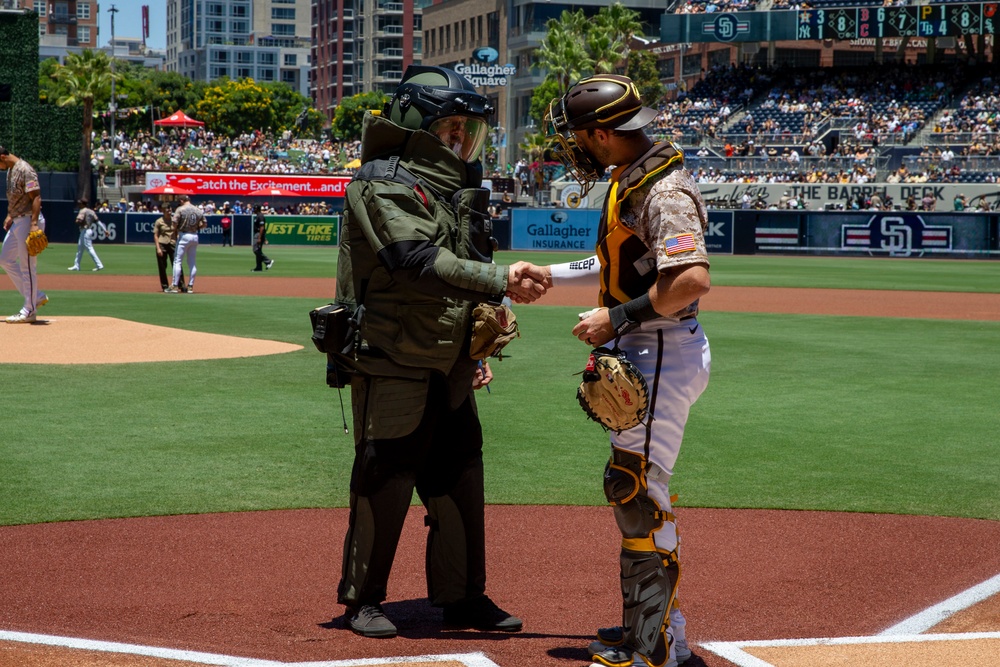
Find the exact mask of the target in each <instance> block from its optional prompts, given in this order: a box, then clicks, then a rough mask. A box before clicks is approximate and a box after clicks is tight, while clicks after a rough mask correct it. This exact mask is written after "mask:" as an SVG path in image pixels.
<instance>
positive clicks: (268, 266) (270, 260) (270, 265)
mask: <svg viewBox="0 0 1000 667" xmlns="http://www.w3.org/2000/svg"><path fill="white" fill-rule="evenodd" d="M272 266H274V260H273V259H269V260H267V268H268V269H270V268H271V267H272Z"/></svg>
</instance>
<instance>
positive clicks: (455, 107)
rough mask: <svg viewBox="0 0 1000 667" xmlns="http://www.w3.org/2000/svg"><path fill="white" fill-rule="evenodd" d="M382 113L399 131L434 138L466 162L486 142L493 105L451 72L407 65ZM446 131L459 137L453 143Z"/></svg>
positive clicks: (470, 85) (477, 152) (427, 66)
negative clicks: (410, 131) (433, 135)
mask: <svg viewBox="0 0 1000 667" xmlns="http://www.w3.org/2000/svg"><path fill="white" fill-rule="evenodd" d="M383 113H384V114H385V116H386V117H387V118H388V119H389V120H390V121H392V122H393V123H395V124H396V125H399V126H400V127H405V128H406V129H409V130H427V131H429V132H431V133H433V134H437V135H438V136H439V137H440V138H441V140H442V141H444V142H445V143H446V144H447V145H448V146H449V147H450V148H452V149H453V150H455V153H456V154H458V155H459V157H461V158H462V159H463V160H465V161H466V162H469V161H471V160H474V159H475V158H476V157H477V156H478V155H479V150H480V149H481V148H482V146H483V143H485V141H486V134H487V133H488V130H489V117H490V116H491V115H492V114H493V105H491V104H490V103H489V100H487V99H486V98H485V97H483V96H482V95H480V94H479V93H477V92H476V88H475V86H473V85H472V83H471V82H470V81H469V80H468V79H466V78H465V77H464V76H461V75H460V74H458V73H457V72H455V71H454V70H450V69H447V68H444V67H434V66H430V65H410V66H409V67H407V68H406V72H405V73H404V74H403V78H402V80H401V81H400V82H399V86H398V87H397V88H396V90H395V92H394V93H393V94H392V97H391V98H390V99H389V101H388V102H387V103H386V105H385V110H384V112H383ZM449 130H452V131H455V132H461V133H463V134H462V136H461V138H459V139H457V140H456V139H452V138H446V137H447V136H448V132H449Z"/></svg>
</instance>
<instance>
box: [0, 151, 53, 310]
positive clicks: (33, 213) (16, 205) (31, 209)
mask: <svg viewBox="0 0 1000 667" xmlns="http://www.w3.org/2000/svg"><path fill="white" fill-rule="evenodd" d="M0 169H3V170H5V171H6V172H7V217H6V218H5V219H4V221H3V228H4V229H5V230H6V231H7V235H6V236H5V237H4V239H3V249H2V250H0V267H2V268H3V270H4V271H6V272H7V275H8V276H10V281H11V282H12V283H14V289H16V290H17V291H18V293H19V294H20V295H21V296H22V297H23V298H24V305H23V306H22V307H21V310H20V311H18V312H17V313H15V314H13V315H11V316H10V317H8V318H7V322H8V323H9V324H30V323H32V322H34V321H35V311H36V309H37V307H38V306H40V305H42V304H44V303H45V302H47V301H48V300H49V299H48V297H46V296H45V293H44V292H41V291H39V289H38V274H37V272H36V263H37V261H38V258H37V257H32V256H31V255H29V254H28V246H27V245H26V242H27V240H28V234H30V233H31V232H32V231H34V230H36V229H41V230H42V231H45V217H44V216H43V215H42V192H41V187H40V186H39V184H38V174H37V173H35V170H34V168H33V167H32V166H31V165H30V164H28V163H27V162H25V161H24V160H22V159H21V158H19V157H17V156H16V155H12V154H11V153H10V151H8V150H7V149H6V148H4V147H3V146H0Z"/></svg>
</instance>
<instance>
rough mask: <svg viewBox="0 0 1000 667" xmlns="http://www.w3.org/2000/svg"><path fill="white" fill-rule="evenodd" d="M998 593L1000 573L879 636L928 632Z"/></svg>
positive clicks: (999, 590) (999, 589)
mask: <svg viewBox="0 0 1000 667" xmlns="http://www.w3.org/2000/svg"><path fill="white" fill-rule="evenodd" d="M997 593H1000V574H998V575H997V576H995V577H993V578H992V579H987V580H986V581H984V582H983V583H981V584H979V585H977V586H973V587H972V588H970V589H968V590H966V591H963V592H961V593H959V594H958V595H956V596H955V597H952V598H948V599H947V600H945V601H944V602H941V603H939V604H936V605H934V606H933V607H930V608H929V609H925V610H924V611H922V612H920V613H919V614H917V615H916V616H911V617H910V618H908V619H906V620H905V621H903V622H902V623H897V624H896V625H894V626H892V627H891V628H889V629H887V630H883V631H882V632H880V633H879V636H880V637H887V636H892V635H915V634H918V633H921V632H926V631H927V630H929V629H931V628H933V627H934V626H935V625H937V624H938V623H941V622H942V621H944V620H945V619H947V618H950V617H951V616H952V615H953V614H956V613H958V612H960V611H962V610H963V609H966V608H968V607H971V606H972V605H974V604H976V603H977V602H982V601H983V600H985V599H986V598H989V597H992V596H994V595H996V594H997Z"/></svg>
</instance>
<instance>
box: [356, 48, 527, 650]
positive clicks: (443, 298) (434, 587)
mask: <svg viewBox="0 0 1000 667" xmlns="http://www.w3.org/2000/svg"><path fill="white" fill-rule="evenodd" d="M420 69H421V68H417V69H416V70H415V71H419V70H420ZM422 69H436V70H441V68H422ZM411 70H414V68H413V67H411V68H410V70H407V74H406V75H404V78H403V82H404V83H407V84H408V85H401V86H400V88H399V89H397V91H396V94H395V95H394V96H393V99H392V100H391V101H390V102H389V104H388V105H387V106H386V109H385V111H384V112H383V113H381V114H379V113H378V112H373V113H368V114H366V116H365V119H364V124H363V136H362V155H361V160H362V167H361V169H360V170H359V172H358V174H357V175H356V176H355V178H354V179H353V180H352V182H351V183H350V184H349V185H348V186H347V188H346V194H345V207H344V216H345V218H344V225H343V232H342V239H341V246H340V254H339V265H338V273H337V302H338V303H340V304H344V305H347V306H348V308H349V309H353V310H354V312H355V317H354V321H355V322H356V324H357V336H356V341H357V344H356V346H355V348H354V352H353V355H351V358H350V359H349V362H348V366H350V367H351V370H352V372H353V375H352V378H351V399H352V404H353V419H354V439H355V460H354V465H353V469H352V471H351V484H350V489H351V494H350V509H351V511H350V525H349V528H348V532H347V536H346V538H345V544H344V556H343V571H342V578H341V581H340V585H339V589H338V600H339V602H340V603H342V604H344V605H347V606H348V611H349V613H350V611H351V609H352V608H355V609H356V608H359V607H361V606H363V605H377V604H378V603H380V602H381V601H383V600H384V599H385V598H386V584H387V581H388V578H389V572H390V568H391V566H392V562H393V557H394V555H395V551H396V547H397V543H398V541H399V536H400V531H401V529H402V527H403V521H404V518H405V517H406V514H407V510H408V508H409V504H410V500H411V497H412V492H413V489H414V487H416V490H417V493H418V495H419V497H420V500H421V502H422V503H423V505H424V506H425V508H426V510H427V517H426V518H425V523H426V525H427V526H428V527H429V534H428V539H427V547H426V548H427V554H426V576H427V590H428V596H429V598H430V601H431V603H432V604H433V605H434V606H443V607H445V611H446V619H447V612H448V606H449V605H455V604H456V603H463V602H464V601H468V600H470V599H475V598H481V597H482V596H483V595H484V591H485V587H486V564H485V560H486V556H485V529H484V498H483V461H482V444H483V438H482V430H481V427H480V423H479V418H478V415H477V411H476V403H475V399H474V397H473V390H472V386H473V374H474V373H478V372H480V370H479V367H478V365H477V362H476V361H474V360H473V359H472V358H471V357H470V356H469V340H470V334H471V313H472V310H473V308H474V307H475V305H476V304H478V303H480V302H490V303H500V302H501V300H502V299H503V297H504V295H505V290H506V287H507V280H508V269H509V267H507V266H498V265H496V264H493V263H492V252H493V248H492V239H491V235H490V233H491V227H490V222H489V221H490V218H489V215H488V214H487V213H486V206H487V203H488V191H487V190H485V189H482V188H481V187H480V186H481V184H482V177H481V168H480V166H479V163H478V152H479V148H480V147H481V140H482V138H484V137H485V131H486V127H487V126H486V125H485V123H483V125H482V127H481V128H480V127H478V126H476V125H475V122H476V118H474V117H470V118H468V119H465V120H463V121H462V122H463V123H464V122H465V121H466V120H468V122H469V123H470V127H469V128H466V129H469V130H470V132H471V133H473V134H476V135H477V136H476V137H473V139H476V140H477V141H480V143H479V146H472V145H465V146H463V145H460V144H459V145H453V146H448V145H445V144H444V143H443V142H442V140H441V139H440V138H439V136H438V135H436V134H432V133H431V132H430V131H427V130H425V129H422V128H423V127H424V126H426V122H422V121H421V111H420V110H419V109H416V107H417V106H418V105H419V104H422V105H423V112H422V113H424V115H426V114H427V113H428V111H427V110H428V108H430V107H434V108H436V109H438V115H445V114H447V113H452V114H454V113H458V112H459V111H461V110H462V109H465V110H469V111H472V112H476V113H478V114H479V115H484V114H485V113H488V112H489V111H491V109H490V108H489V107H488V105H486V100H485V98H482V97H481V96H479V95H476V94H475V90H474V89H472V88H471V84H468V86H467V88H468V89H471V92H470V93H469V94H468V95H466V96H465V97H464V98H463V97H461V96H460V97H459V99H458V100H457V101H456V100H454V99H450V100H448V99H438V98H437V97H436V95H437V93H436V92H435V91H434V90H433V89H430V88H423V87H421V86H419V85H418V84H419V83H420V82H421V81H422V78H421V76H420V75H417V76H411ZM448 76H457V75H455V74H454V73H453V72H451V73H450V74H449V75H448ZM430 80H431V81H434V80H435V79H434V78H433V77H430ZM456 85H457V86H459V87H461V86H463V85H464V84H462V83H457V84H456ZM435 105H440V107H437V106H435ZM463 105H464V106H463ZM453 107H454V108H453ZM484 107H485V108H484ZM414 115H415V116H416V120H415V121H414V120H413V118H412V116H414ZM452 117H453V116H452ZM432 129H433V128H432ZM470 141H471V140H470ZM352 627H353V626H352ZM500 629H514V628H500ZM516 629H520V621H519V620H517V628H516ZM355 631H358V632H359V634H364V632H363V628H362V629H361V631H359V630H358V629H355ZM370 636H375V635H370Z"/></svg>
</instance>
